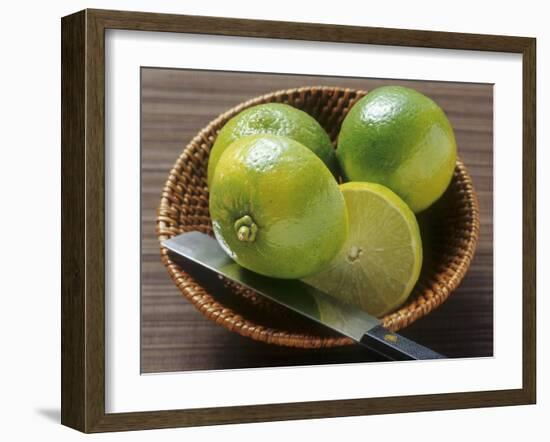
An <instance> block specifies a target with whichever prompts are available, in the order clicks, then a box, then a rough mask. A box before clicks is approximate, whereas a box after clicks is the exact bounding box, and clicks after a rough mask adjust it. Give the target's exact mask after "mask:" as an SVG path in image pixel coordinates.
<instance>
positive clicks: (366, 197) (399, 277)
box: [304, 182, 422, 317]
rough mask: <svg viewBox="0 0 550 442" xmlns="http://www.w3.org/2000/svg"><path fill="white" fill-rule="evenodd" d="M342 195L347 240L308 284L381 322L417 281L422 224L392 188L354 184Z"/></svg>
mask: <svg viewBox="0 0 550 442" xmlns="http://www.w3.org/2000/svg"><path fill="white" fill-rule="evenodd" d="M340 189H341V191H342V193H343V195H344V199H345V200H346V206H347V208H348V217H349V236H348V239H347V241H346V243H345V244H344V247H343V248H342V250H341V251H340V253H339V254H338V255H337V256H336V258H335V259H334V260H333V261H332V262H331V263H330V264H329V265H328V266H327V267H326V268H325V269H324V270H322V271H321V272H320V273H318V274H316V275H313V276H311V277H309V278H306V279H304V281H305V282H307V283H308V284H310V285H312V286H314V287H316V288H317V289H319V290H321V291H324V292H326V293H328V294H329V295H332V296H335V297H337V298H340V299H341V300H343V301H345V302H347V303H350V304H354V305H357V306H359V307H360V308H362V309H363V310H365V311H366V312H368V313H369V314H371V315H373V316H377V317H380V316H383V315H385V314H386V313H388V312H390V311H392V310H394V309H395V308H396V307H398V306H399V305H401V304H402V303H403V302H404V301H405V300H406V299H407V297H408V296H409V294H410V293H411V291H412V289H413V287H414V285H415V284H416V281H417V280H418V276H419V275H420V268H421V266H422V242H421V239H420V230H419V228H418V223H417V221H416V217H415V216H414V213H413V212H412V211H411V209H409V207H408V206H407V205H406V204H405V203H404V202H403V200H401V198H399V197H398V196H397V195H396V194H395V193H393V192H392V191H391V190H389V189H388V188H387V187H384V186H382V185H380V184H373V183H362V182H351V183H345V184H342V185H341V186H340Z"/></svg>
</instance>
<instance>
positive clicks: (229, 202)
mask: <svg viewBox="0 0 550 442" xmlns="http://www.w3.org/2000/svg"><path fill="white" fill-rule="evenodd" d="M209 208H210V217H211V219H212V226H213V228H214V234H215V236H216V238H217V240H218V242H219V243H220V245H221V246H222V248H223V249H224V250H225V251H226V252H227V254H228V255H229V256H231V257H232V258H233V259H234V260H235V261H236V262H237V263H239V264H240V265H242V266H243V267H245V268H247V269H249V270H252V271H254V272H257V273H260V274H262V275H267V276H271V277H276V278H302V277H304V276H307V275H311V274H313V273H317V272H318V271H320V270H321V269H322V268H323V267H324V266H325V265H327V264H328V263H329V262H330V261H331V260H332V259H333V258H334V257H335V256H336V254H337V253H338V252H339V251H340V249H341V247H342V245H343V244H344V241H345V240H346V238H347V233H348V220H347V210H346V205H345V201H344V197H343V196H342V193H341V192H340V190H339V188H338V183H337V182H336V180H335V179H334V178H333V176H332V175H331V173H330V172H329V170H328V169H327V167H326V166H325V165H324V164H323V162H322V161H321V160H320V159H319V158H318V157H317V156H316V155H315V154H314V153H312V152H311V151H310V150H309V149H307V148H306V147H304V146H303V145H302V144H300V143H298V142H297V141H294V140H292V139H290V138H287V137H282V136H278V135H251V136H248V137H243V138H239V139H238V140H236V141H235V142H233V143H232V144H231V145H230V146H229V147H228V148H227V149H226V150H225V152H224V153H223V155H222V156H221V157H220V160H219V163H218V165H217V167H216V172H215V174H214V177H213V179H212V186H211V187H210V200H209Z"/></svg>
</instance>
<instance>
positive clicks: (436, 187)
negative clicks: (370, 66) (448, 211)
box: [336, 86, 457, 213]
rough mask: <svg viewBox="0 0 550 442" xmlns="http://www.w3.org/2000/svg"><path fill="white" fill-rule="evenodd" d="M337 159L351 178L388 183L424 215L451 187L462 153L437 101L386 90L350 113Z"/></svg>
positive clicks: (408, 91)
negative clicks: (458, 156) (457, 157)
mask: <svg viewBox="0 0 550 442" xmlns="http://www.w3.org/2000/svg"><path fill="white" fill-rule="evenodd" d="M336 155H337V158H338V161H339V163H340V166H341V168H342V171H343V174H344V176H345V178H346V180H348V181H367V182H374V183H379V184H383V185H385V186H386V187H389V188H390V189H391V190H393V191H394V192H395V193H397V194H398V195H399V196H400V197H401V198H402V199H403V200H404V201H405V202H406V203H407V204H408V205H409V206H410V208H411V209H412V210H413V212H415V213H418V212H420V211H422V210H424V209H426V208H428V207H429V206H431V205H432V204H433V203H434V202H435V201H436V200H438V199H439V198H440V197H441V195H442V194H443V193H444V192H445V190H446V189H447V187H448V185H449V183H450V181H451V178H452V176H453V172H454V169H455V163H456V156H457V153H456V141H455V136H454V132H453V128H452V126H451V124H450V122H449V120H448V119H447V117H446V115H445V113H444V112H443V110H442V109H441V108H440V107H439V106H438V105H437V104H436V103H435V102H434V101H432V100H431V99H430V98H428V97H426V96H425V95H423V94H421V93H420V92H417V91H415V90H413V89H410V88H405V87H401V86H384V87H380V88H377V89H374V90H372V91H371V92H369V93H368V94H367V95H366V96H365V97H363V98H361V99H360V100H359V101H358V102H357V103H356V104H355V105H354V106H353V107H352V108H351V110H350V112H349V113H348V115H346V118H345V119H344V121H343V123H342V128H341V130H340V134H339V136H338V149H337V151H336Z"/></svg>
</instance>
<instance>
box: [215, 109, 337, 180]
mask: <svg viewBox="0 0 550 442" xmlns="http://www.w3.org/2000/svg"><path fill="white" fill-rule="evenodd" d="M256 134H272V135H282V136H285V137H288V138H292V139H293V140H296V141H298V142H299V143H302V144H303V145H304V146H306V147H307V148H309V149H311V151H313V152H314V153H315V154H316V155H317V156H318V157H319V158H321V160H323V162H324V163H325V164H326V166H327V167H328V168H329V169H330V171H331V172H332V174H333V175H335V176H336V175H337V170H338V161H337V160H336V155H335V153H334V149H333V148H332V144H331V143H330V138H329V136H328V135H327V133H326V132H325V130H324V129H323V128H322V127H321V125H320V124H319V123H318V122H317V121H316V120H315V119H314V118H313V117H311V116H310V115H309V114H307V113H305V112H304V111H301V110H300V109H296V108H295V107H292V106H289V105H288V104H282V103H267V104H259V105H257V106H253V107H250V108H248V109H246V110H244V111H242V112H240V113H239V114H238V115H236V116H235V117H233V118H232V119H231V120H229V121H228V122H227V123H226V124H225V126H224V127H223V128H222V129H221V130H220V133H219V134H218V136H217V138H216V141H215V143H214V146H213V147H212V151H211V152H210V158H209V161H208V185H209V186H210V185H211V184H212V177H213V176H214V170H215V169H216V165H217V164H218V161H219V159H220V157H221V155H222V153H223V152H224V151H225V149H227V146H229V145H230V144H231V143H232V142H233V141H235V140H237V139H239V138H241V137H244V136H247V135H256Z"/></svg>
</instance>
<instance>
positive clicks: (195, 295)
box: [156, 86, 479, 348]
mask: <svg viewBox="0 0 550 442" xmlns="http://www.w3.org/2000/svg"><path fill="white" fill-rule="evenodd" d="M318 92H324V93H331V94H333V95H334V94H342V96H343V97H347V96H349V95H350V94H353V95H355V96H363V95H366V93H367V91H365V90H361V89H352V88H341V87H337V86H302V87H298V88H289V89H281V90H277V91H274V92H270V93H267V94H264V95H260V96H257V97H253V98H251V99H249V100H246V101H244V102H241V103H239V104H238V105H236V106H234V107H232V108H230V109H229V110H227V111H226V112H224V113H222V114H220V115H219V116H218V117H216V118H215V119H213V120H212V121H210V123H209V124H208V125H206V126H205V127H204V128H202V129H201V130H200V131H199V132H198V133H197V135H195V137H193V138H192V140H191V141H190V142H189V143H188V144H187V145H186V146H185V148H184V149H183V151H182V152H181V154H180V155H179V156H178V158H177V160H176V162H175V163H174V166H173V167H172V169H171V170H170V173H169V176H168V179H167V181H166V183H165V185H164V188H163V191H162V196H161V203H160V206H159V208H158V210H157V220H156V227H157V228H156V231H157V237H158V239H159V242H160V241H163V240H165V239H168V238H170V237H172V236H174V235H176V234H177V233H179V232H177V231H176V230H173V229H172V228H166V227H165V224H167V225H170V226H171V225H172V222H173V219H172V218H170V216H171V215H173V211H174V210H173V209H171V207H170V204H169V202H170V201H172V199H173V198H174V192H175V187H174V183H177V181H178V174H179V170H181V164H182V163H183V162H185V161H187V160H188V155H187V151H188V150H191V149H192V148H193V147H195V146H201V147H202V146H207V145H208V144H209V143H211V142H212V139H211V135H210V134H211V133H212V132H216V131H217V128H218V129H219V128H220V126H222V125H223V123H224V122H226V121H227V120H229V119H230V118H232V117H233V116H235V115H237V114H238V113H239V112H241V111H242V110H244V109H246V108H248V107H251V106H254V105H256V104H260V103H265V102H271V101H273V99H274V98H275V99H277V100H279V99H282V98H283V97H285V96H294V95H297V94H298V95H300V94H302V95H303V94H310V93H311V94H313V93H318ZM207 153H208V152H207ZM455 175H457V176H459V177H460V179H461V182H464V190H465V193H466V195H467V205H468V207H469V208H470V211H471V218H472V223H471V226H470V230H469V231H468V232H467V235H466V236H467V241H466V244H464V248H463V249H462V256H461V257H460V262H459V264H458V265H457V266H456V268H455V269H453V270H454V273H453V274H452V276H451V277H450V278H448V279H447V280H446V281H442V282H441V283H438V284H437V287H436V288H437V293H435V292H433V291H432V293H431V295H432V296H431V297H430V298H429V299H428V300H427V301H426V300H425V299H424V300H416V299H409V300H407V301H406V302H405V304H404V305H402V306H401V307H400V308H398V309H397V310H396V311H394V312H392V313H389V314H388V315H386V316H384V317H383V318H382V324H383V325H384V327H386V328H388V329H390V330H392V331H398V330H400V329H402V328H404V327H406V326H408V325H410V324H411V323H413V322H414V321H416V320H417V319H419V318H420V317H422V316H424V315H426V314H428V313H430V312H431V311H432V310H434V309H435V308H437V307H438V306H439V305H441V303H443V302H444V301H445V300H446V299H447V298H448V297H449V296H450V294H451V293H452V292H453V291H454V290H455V289H456V288H457V287H458V285H459V284H460V282H461V281H462V279H463V277H464V275H465V274H466V272H467V270H468V268H469V265H470V263H471V260H472V259H473V256H474V254H475V249H476V245H477V239H478V235H479V204H478V200H477V196H476V193H475V190H474V186H473V182H472V179H471V177H470V175H469V174H468V172H467V170H466V167H465V165H464V163H463V162H462V161H461V160H460V158H457V161H456V168H455ZM160 255H161V260H162V262H163V264H164V266H165V267H166V268H167V270H168V273H169V275H170V277H171V279H172V281H173V282H174V283H175V284H176V286H177V287H178V288H179V290H180V292H181V293H182V295H183V296H184V297H185V298H186V299H187V300H188V301H189V302H191V303H192V304H193V305H194V306H195V307H196V308H197V309H198V310H199V311H200V312H201V313H202V314H203V315H204V316H205V317H207V318H209V319H211V320H214V321H215V322H216V323H218V324H220V325H223V326H224V327H226V328H227V329H229V330H232V331H234V332H237V333H239V334H240V335H242V336H247V337H250V338H252V339H255V340H259V341H262V342H267V343H273V344H277V345H282V346H289V347H300V348H321V347H335V346H345V345H353V344H355V342H354V341H353V340H351V339H350V338H348V337H344V336H322V337H320V336H317V335H313V334H307V333H296V332H289V331H285V330H280V329H275V328H271V327H266V326H264V325H261V324H257V323H256V322H254V321H253V320H249V319H246V318H244V317H242V316H241V315H239V314H238V313H237V312H235V311H233V310H232V309H230V308H228V307H226V306H224V305H223V304H221V303H220V302H219V301H218V300H216V298H215V297H214V296H213V295H212V294H210V293H208V292H207V291H206V290H205V289H204V288H203V287H201V286H200V285H199V284H198V283H197V282H195V281H194V280H193V278H192V277H191V276H190V275H188V274H187V273H186V272H185V271H183V270H182V269H181V268H180V267H179V266H178V265H177V264H176V263H174V262H173V261H172V260H171V259H170V257H169V255H168V250H167V249H166V248H164V247H162V246H161V247H160ZM417 301H418V302H417ZM415 303H416V304H415Z"/></svg>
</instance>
